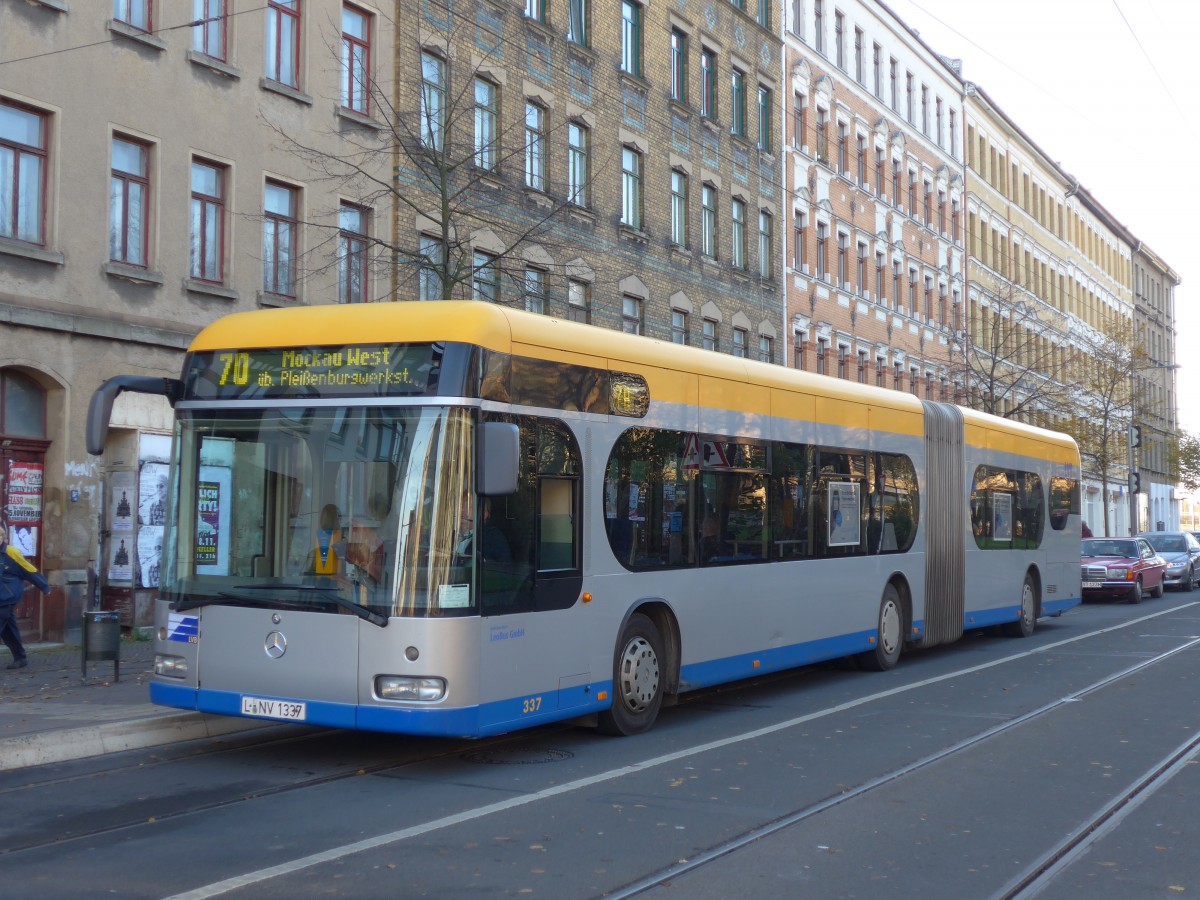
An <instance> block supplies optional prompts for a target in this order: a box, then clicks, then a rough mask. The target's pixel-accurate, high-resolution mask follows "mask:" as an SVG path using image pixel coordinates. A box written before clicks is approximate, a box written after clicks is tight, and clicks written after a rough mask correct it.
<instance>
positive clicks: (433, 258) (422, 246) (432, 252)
mask: <svg viewBox="0 0 1200 900" xmlns="http://www.w3.org/2000/svg"><path fill="white" fill-rule="evenodd" d="M418 252H419V253H420V256H421V262H420V266H421V271H420V277H419V283H418V285H417V291H418V299H420V300H441V299H442V276H441V274H440V273H441V271H442V268H443V266H444V265H445V260H446V251H445V248H444V247H443V246H442V242H441V240H440V239H439V238H436V237H433V236H432V235H428V234H423V235H421V238H420V241H419V247H418Z"/></svg>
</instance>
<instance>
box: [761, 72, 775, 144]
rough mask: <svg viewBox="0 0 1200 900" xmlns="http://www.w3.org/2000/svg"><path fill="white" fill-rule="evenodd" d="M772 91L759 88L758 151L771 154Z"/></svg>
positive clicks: (762, 87) (766, 88)
mask: <svg viewBox="0 0 1200 900" xmlns="http://www.w3.org/2000/svg"><path fill="white" fill-rule="evenodd" d="M771 106H772V100H771V89H770V88H768V87H765V86H763V85H761V84H760V85H759V86H758V149H759V150H761V151H762V152H763V153H770V152H771Z"/></svg>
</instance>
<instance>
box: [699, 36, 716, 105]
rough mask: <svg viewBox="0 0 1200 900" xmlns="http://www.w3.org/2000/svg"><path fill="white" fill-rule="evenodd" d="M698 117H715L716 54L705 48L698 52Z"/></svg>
mask: <svg viewBox="0 0 1200 900" xmlns="http://www.w3.org/2000/svg"><path fill="white" fill-rule="evenodd" d="M700 116H701V118H704V119H715V118H716V117H717V54H716V53H715V52H714V51H712V50H709V49H708V48H707V47H704V48H703V49H701V51H700Z"/></svg>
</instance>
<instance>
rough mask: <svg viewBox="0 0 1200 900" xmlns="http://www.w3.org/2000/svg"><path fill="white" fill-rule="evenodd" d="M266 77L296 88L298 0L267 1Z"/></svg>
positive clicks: (298, 54)
mask: <svg viewBox="0 0 1200 900" xmlns="http://www.w3.org/2000/svg"><path fill="white" fill-rule="evenodd" d="M266 49H267V78H268V79H270V80H271V81H277V82H279V83H280V84H286V85H288V86H289V87H296V86H297V85H298V84H299V83H300V82H299V71H300V0H267V47H266Z"/></svg>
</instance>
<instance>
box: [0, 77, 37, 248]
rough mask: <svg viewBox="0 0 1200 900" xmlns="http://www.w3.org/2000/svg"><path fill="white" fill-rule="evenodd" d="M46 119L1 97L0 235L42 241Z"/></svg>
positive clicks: (27, 240) (34, 241)
mask: <svg viewBox="0 0 1200 900" xmlns="http://www.w3.org/2000/svg"><path fill="white" fill-rule="evenodd" d="M47 122H48V117H47V116H46V115H45V114H43V113H40V112H35V111H34V110H31V109H26V108H25V107H22V106H14V105H12V104H10V103H6V102H4V101H3V100H0V237H5V238H9V239H11V240H16V241H24V242H26V243H29V244H39V245H41V244H43V243H44V242H45V240H44V238H43V223H44V222H45V218H46V206H45V196H46V171H47V169H46V156H47V139H46V136H47Z"/></svg>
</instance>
